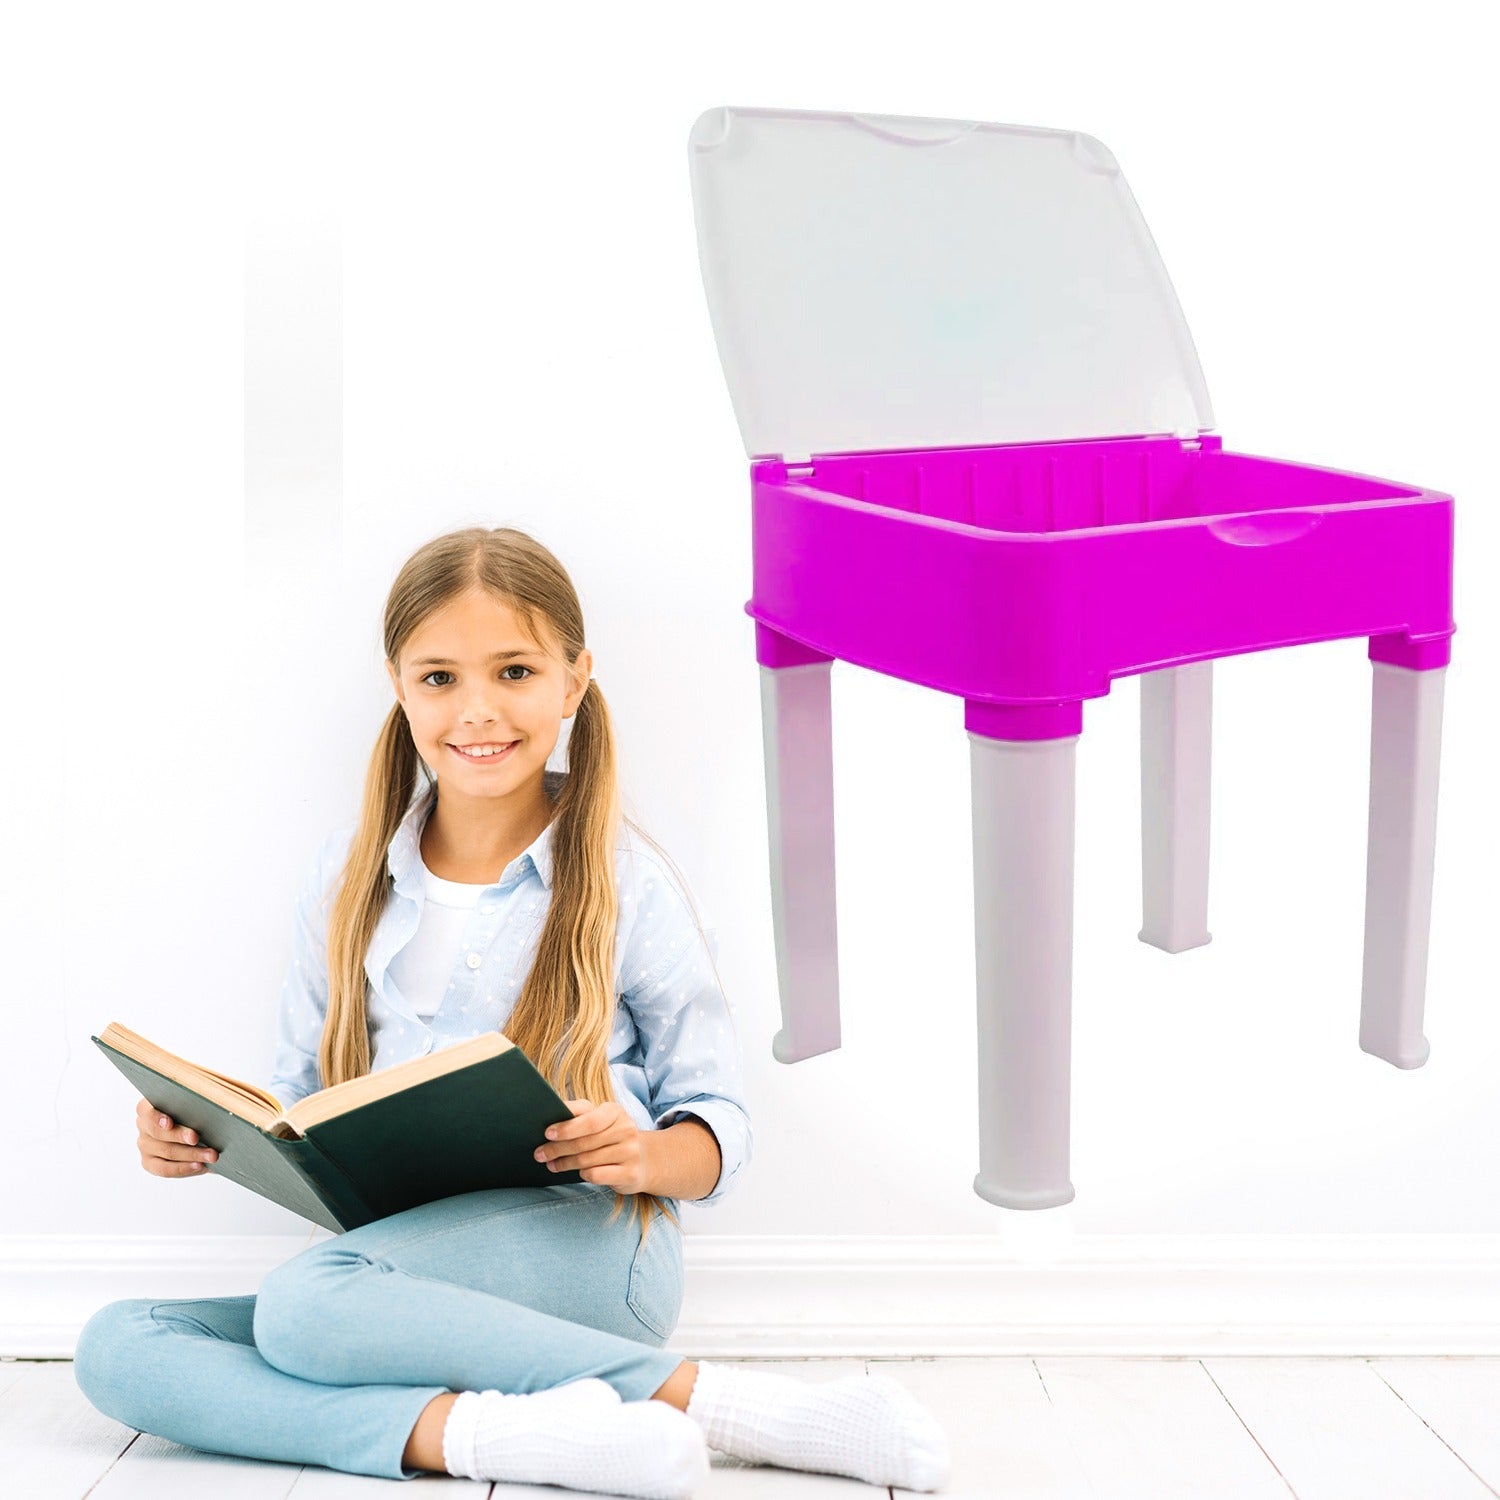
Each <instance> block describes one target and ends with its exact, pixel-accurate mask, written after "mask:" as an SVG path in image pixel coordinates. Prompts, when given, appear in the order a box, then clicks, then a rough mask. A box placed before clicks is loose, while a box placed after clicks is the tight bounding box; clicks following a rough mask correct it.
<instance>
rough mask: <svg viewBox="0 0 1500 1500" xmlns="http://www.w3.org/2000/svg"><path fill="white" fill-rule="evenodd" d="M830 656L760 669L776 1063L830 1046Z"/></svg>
mask: <svg viewBox="0 0 1500 1500" xmlns="http://www.w3.org/2000/svg"><path fill="white" fill-rule="evenodd" d="M832 665H833V664H832V662H830V661H823V662H813V663H809V664H807V665H804V666H793V667H767V666H762V667H761V669H760V706H761V727H762V733H763V735H764V741H765V765H766V817H767V823H768V827H769V832H770V845H771V920H772V924H773V926H774V929H775V936H776V978H777V985H778V989H779V991H780V995H781V1030H780V1031H778V1032H777V1033H776V1036H775V1038H774V1039H773V1040H772V1043H771V1052H772V1055H773V1056H774V1057H775V1058H776V1060H777V1061H778V1062H784V1063H790V1062H798V1061H800V1060H801V1059H802V1058H805V1057H814V1056H816V1055H817V1054H818V1053H820V1052H832V1051H833V1050H835V1049H836V1048H837V1047H838V1046H839V1041H840V1038H839V944H838V909H837V903H836V900H835V889H834V845H833V728H832V708H831V701H830V690H829V679H830V673H831V669H832Z"/></svg>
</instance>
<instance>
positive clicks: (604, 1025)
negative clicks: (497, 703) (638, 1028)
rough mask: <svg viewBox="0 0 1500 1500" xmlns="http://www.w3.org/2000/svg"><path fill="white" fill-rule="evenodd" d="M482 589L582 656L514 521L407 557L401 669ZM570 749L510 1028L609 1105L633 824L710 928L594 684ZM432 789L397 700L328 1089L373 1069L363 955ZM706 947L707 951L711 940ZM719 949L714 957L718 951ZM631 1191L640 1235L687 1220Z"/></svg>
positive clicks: (513, 1036) (567, 616)
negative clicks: (421, 801)
mask: <svg viewBox="0 0 1500 1500" xmlns="http://www.w3.org/2000/svg"><path fill="white" fill-rule="evenodd" d="M476 584H477V585H479V586H480V587H481V588H483V589H484V590H485V591H486V592H487V593H488V594H489V595H490V596H491V597H492V598H494V599H497V600H499V601H501V602H502V603H504V604H506V605H507V606H508V607H509V608H510V609H512V610H513V611H514V612H515V613H516V615H517V616H519V618H520V619H521V621H522V623H523V624H524V626H525V628H526V629H527V630H528V631H529V632H530V633H531V634H532V636H533V638H534V639H535V640H536V641H537V642H538V644H540V643H541V640H542V637H541V635H540V633H539V632H538V630H537V622H538V620H544V621H545V622H546V624H547V625H548V626H549V627H550V629H551V632H552V635H553V637H554V639H555V640H556V641H557V643H558V644H559V646H560V647H561V649H562V654H563V658H564V660H565V661H566V662H567V663H568V664H569V666H571V665H572V664H573V663H574V662H576V661H577V659H578V654H579V652H580V651H582V650H583V648H584V632H583V611H582V609H581V608H580V607H579V603H578V595H577V592H576V591H575V590H574V588H573V583H572V580H571V579H570V578H569V577H568V574H567V572H566V571H565V570H564V568H563V566H562V564H561V563H559V562H558V560H557V559H556V557H554V556H553V555H552V553H551V552H549V551H548V550H547V549H546V548H545V547H544V546H542V545H541V543H539V542H537V541H536V540H534V539H533V538H532V537H530V536H527V535H526V534H525V533H524V532H521V531H516V530H514V529H511V528H508V527H499V528H496V529H495V530H485V529H484V528H482V527H470V528H468V529H466V530H462V531H454V532H449V533H447V534H446V535H444V536H439V537H435V538H434V539H433V540H432V541H430V542H428V543H426V545H425V546H422V547H420V548H418V549H417V551H416V552H415V553H413V554H412V556H411V557H410V558H408V559H407V561H406V563H405V564H404V565H403V566H402V568H401V571H400V572H399V573H398V574H397V575H396V581H395V583H394V584H392V586H391V591H390V595H389V597H388V598H387V600H386V606H385V630H384V641H385V654H386V658H387V659H388V660H389V661H390V662H391V663H392V664H393V665H395V664H398V663H399V662H400V659H401V651H402V648H403V646H404V645H405V643H406V641H407V640H408V639H409V638H410V636H411V635H412V633H413V632H414V631H416V630H417V629H418V627H419V626H420V625H421V624H422V622H423V621H424V620H426V619H427V618H428V616H430V615H431V614H432V613H433V612H434V611H436V610H438V609H441V608H442V607H443V606H444V605H445V604H447V603H449V602H450V601H451V600H453V599H455V598H457V597H458V596H459V595H461V594H464V593H466V592H467V591H468V590H470V589H471V588H473V587H474V586H475V585H476ZM567 753H568V776H567V778H566V781H565V783H564V785H563V788H562V791H561V792H560V794H559V795H558V797H557V801H556V810H555V812H554V813H553V817H552V825H551V826H552V839H551V849H552V893H551V905H550V908H549V910H548V912H547V917H546V921H545V923H544V925H543V927H542V932H541V936H540V938H539V939H538V943H537V951H536V958H535V960H534V961H533V963H532V966H531V971H530V973H529V974H528V975H527V976H526V982H525V984H524V986H523V987H522V990H521V994H520V997H519V999H517V1001H516V1004H515V1008H514V1009H513V1010H512V1012H511V1014H510V1017H509V1019H508V1020H507V1021H506V1023H505V1034H506V1036H507V1037H509V1038H510V1040H511V1041H512V1042H514V1043H515V1045H516V1046H518V1047H519V1048H520V1049H521V1050H522V1051H523V1052H524V1053H525V1054H526V1056H527V1057H528V1058H530V1060H531V1061H532V1063H533V1064H534V1065H535V1066H536V1068H537V1070H538V1071H539V1072H540V1073H541V1074H542V1076H543V1077H544V1078H546V1079H547V1081H548V1082H549V1083H550V1084H551V1085H552V1086H553V1088H555V1089H556V1090H557V1091H558V1093H560V1094H561V1095H562V1096H563V1097H564V1098H571V1099H590V1100H592V1101H593V1102H594V1103H596V1104H598V1103H602V1102H603V1101H605V1100H610V1099H615V1098H616V1093H615V1087H614V1079H613V1076H612V1075H611V1073H610V1070H609V1061H608V1042H609V1036H610V1032H611V1029H612V1028H613V1025H614V1014H615V994H614V982H613V981H614V948H615V933H616V925H617V922H618V918H619V893H618V891H617V889H616V885H615V849H616V843H617V839H618V836H619V830H620V826H621V824H622V822H623V823H624V825H625V826H627V827H629V828H631V829H632V830H633V831H634V832H635V833H637V834H639V835H640V836H641V837H642V838H643V839H644V840H645V842H646V843H648V844H649V845H650V846H651V847H652V848H653V849H654V850H655V851H656V852H657V853H658V854H659V855H661V857H662V858H663V860H664V862H665V863H666V864H667V865H668V866H669V867H670V868H671V869H672V870H673V871H674V873H677V876H678V884H679V887H680V888H681V890H682V892H683V894H684V895H686V896H687V898H688V902H689V905H690V907H692V910H693V920H694V922H695V923H696V924H697V926H698V932H699V936H700V938H701V937H702V935H703V927H702V923H701V922H699V920H698V915H697V909H696V907H695V906H693V904H692V896H691V893H690V892H688V889H687V884H686V882H685V881H683V880H682V879H681V876H680V873H678V872H677V871H676V866H675V865H673V864H672V861H671V859H670V857H669V856H668V855H667V854H666V851H665V850H663V849H661V848H660V846H659V845H657V844H656V842H655V840H654V839H652V838H651V837H650V835H649V834H647V833H646V832H645V830H644V829H642V828H640V827H639V826H638V825H637V824H636V823H635V822H634V821H633V820H632V819H630V818H628V817H625V816H624V815H623V813H622V810H621V806H620V791H619V779H618V772H617V768H616V759H615V742H614V729H613V726H612V724H611V720H610V713H609V707H608V705H607V704H606V703H605V701H604V694H603V693H602V692H601V691H600V689H599V685H598V683H597V682H596V681H594V680H593V679H592V678H591V679H590V680H589V684H588V688H587V690H586V691H585V692H584V695H583V698H582V700H581V701H580V702H579V705H578V709H577V712H576V713H575V715H574V718H573V727H572V731H571V734H570V736H569V739H568V747H567ZM432 784H433V783H432V776H431V773H430V772H429V771H428V769H427V767H426V765H425V764H424V763H423V762H422V760H421V758H420V757H419V756H418V754H417V750H416V745H415V743H414V742H413V740H412V736H411V730H410V728H409V727H408V725H407V722H406V715H405V712H404V711H403V710H402V707H401V705H400V703H399V702H398V703H396V704H394V705H393V706H392V708H391V711H390V713H389V714H388V715H387V716H386V720H385V723H384V725H383V726H382V728H381V731H380V736H379V738H378V739H377V741H376V743H375V749H374V751H373V753H372V754H371V756H370V766H369V770H368V772H367V773H366V776H365V787H364V798H363V802H362V804H361V808H360V818H359V826H358V828H357V830H356V832H355V835H354V840H353V843H352V845H351V846H350V850H349V856H348V859H347V861H346V862H345V864H344V867H343V872H342V875H341V877H340V881H339V884H338V888H337V894H336V895H335V897H334V901H333V908H332V911H331V913H330V916H329V923H328V1013H327V1017H326V1019H325V1021H324V1024H323V1036H322V1041H321V1044H320V1046H319V1048H318V1070H319V1072H320V1074H321V1075H322V1086H323V1087H328V1086H329V1085H332V1084H335V1083H342V1082H343V1081H344V1080H346V1079H349V1078H357V1077H360V1076H361V1075H362V1074H365V1073H368V1072H369V1071H370V1036H369V1027H368V1022H367V1017H366V1009H365V970H364V961H365V954H366V952H367V951H368V949H369V946H370V939H371V938H372V936H373V935H374V932H375V928H376V924H377V923H378V922H379V920H380V916H381V913H382V912H383V911H384V909H385V904H386V900H387V898H388V896H389V892H390V875H389V871H388V869H387V865H386V856H387V851H388V849H389V846H390V842H391V840H392V838H393V837H394V836H395V833H396V829H397V828H398V827H399V826H400V823H401V820H402V818H403V817H405V815H406V813H407V812H408V810H409V809H410V807H411V805H412V803H413V800H414V797H415V796H416V795H418V794H425V792H426V790H427V789H428V788H429V787H430V786H431V785H432ZM704 949H705V952H708V948H707V943H706V942H705V944H704ZM708 957H709V961H710V963H711V964H712V962H713V955H712V953H711V952H708ZM715 978H716V979H717V966H715ZM626 1196H630V1197H633V1199H634V1202H633V1204H632V1208H633V1210H634V1212H636V1213H637V1214H638V1215H639V1217H640V1221H641V1235H642V1240H643V1241H644V1238H645V1236H646V1235H647V1234H648V1233H649V1232H650V1227H651V1222H652V1220H653V1219H654V1217H655V1210H656V1209H657V1208H658V1207H659V1208H660V1209H661V1210H662V1212H664V1213H665V1214H666V1215H667V1216H668V1217H669V1218H671V1219H672V1220H673V1222H674V1223H676V1222H677V1216H676V1214H675V1213H673V1211H672V1207H671V1204H670V1203H669V1201H668V1200H666V1199H665V1198H661V1197H658V1196H657V1195H655V1194H653V1193H637V1194H632V1195H626V1194H621V1193H619V1192H618V1190H617V1191H616V1202H615V1206H614V1211H613V1213H612V1214H611V1216H610V1222H611V1223H613V1222H614V1221H615V1220H616V1219H617V1218H618V1217H619V1214H620V1211H621V1209H622V1208H623V1207H624V1202H625V1198H626Z"/></svg>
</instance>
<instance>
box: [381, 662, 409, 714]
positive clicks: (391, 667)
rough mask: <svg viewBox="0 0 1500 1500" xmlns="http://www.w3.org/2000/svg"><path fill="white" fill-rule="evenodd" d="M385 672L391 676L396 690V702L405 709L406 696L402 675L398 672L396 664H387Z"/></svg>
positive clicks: (392, 684)
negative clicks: (402, 688) (402, 685)
mask: <svg viewBox="0 0 1500 1500" xmlns="http://www.w3.org/2000/svg"><path fill="white" fill-rule="evenodd" d="M385 670H386V672H387V673H388V674H389V676H390V679H391V686H392V687H393V688H395V690H396V701H397V702H398V703H399V704H400V705H401V706H402V708H405V707H406V694H405V693H404V692H403V691H402V690H401V674H400V673H399V672H397V670H396V667H395V663H394V662H390V661H388V662H386V664H385Z"/></svg>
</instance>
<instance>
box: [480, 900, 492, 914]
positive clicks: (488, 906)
mask: <svg viewBox="0 0 1500 1500" xmlns="http://www.w3.org/2000/svg"><path fill="white" fill-rule="evenodd" d="M479 909H480V911H482V912H483V913H484V914H485V916H489V914H490V913H491V912H492V911H494V909H495V903H494V902H493V901H486V902H485V903H484V905H483V906H481V907H480V908H479Z"/></svg>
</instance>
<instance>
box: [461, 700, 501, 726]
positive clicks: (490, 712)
mask: <svg viewBox="0 0 1500 1500" xmlns="http://www.w3.org/2000/svg"><path fill="white" fill-rule="evenodd" d="M463 717H464V723H466V724H492V723H493V722H494V720H495V705H494V703H493V702H491V701H490V699H488V698H485V697H479V696H476V697H473V698H470V699H469V701H468V702H467V703H466V704H465V705H464V715H463Z"/></svg>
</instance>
